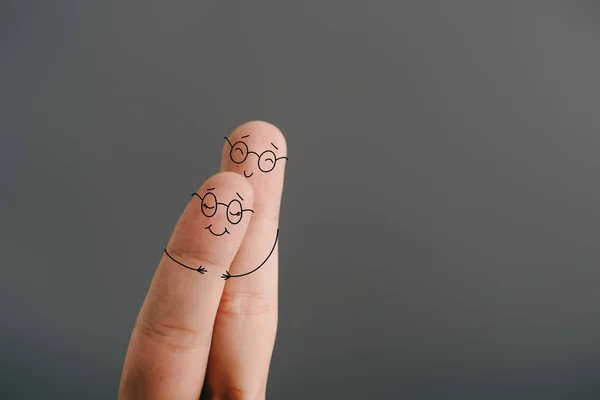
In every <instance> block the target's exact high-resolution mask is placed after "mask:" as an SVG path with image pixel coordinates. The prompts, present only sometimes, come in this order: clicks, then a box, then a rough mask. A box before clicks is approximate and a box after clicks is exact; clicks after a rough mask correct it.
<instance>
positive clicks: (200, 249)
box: [120, 172, 253, 399]
mask: <svg viewBox="0 0 600 400" xmlns="http://www.w3.org/2000/svg"><path fill="white" fill-rule="evenodd" d="M227 205H229V207H228V206H227ZM252 207H253V190H252V187H251V185H250V184H249V182H247V181H246V180H245V179H244V178H243V177H241V176H240V175H238V174H234V173H231V172H221V173H219V174H216V175H213V176H212V177H210V178H209V179H208V180H207V181H206V182H205V183H204V184H203V185H202V186H201V187H200V189H198V191H197V192H196V193H195V194H193V195H192V198H191V200H190V202H189V203H188V205H187V207H186V208H185V210H184V211H183V214H182V215H181V217H180V218H179V221H178V222H177V225H176V226H175V229H174V231H173V234H172V235H171V238H170V240H169V242H168V244H167V246H166V249H165V252H164V253H163V256H162V258H161V260H160V263H159V265H158V268H157V270H156V272H155V275H154V278H153V280H152V283H151V285H150V289H149V291H148V293H147V295H146V299H145V300H144V304H143V305H142V308H141V311H140V313H139V315H138V318H137V321H136V324H135V327H134V329H133V333H132V336H131V340H130V344H129V349H128V351H127V356H126V358H125V365H124V368H123V375H122V377H121V386H120V397H121V398H144V399H150V398H160V399H164V398H169V399H175V398H177V399H188V398H189V399H192V398H195V399H197V398H198V397H199V396H200V392H201V389H202V382H203V379H204V375H205V372H206V363H207V360H208V353H209V350H210V343H211V337H212V331H213V325H214V320H215V315H216V313H217V309H218V305H219V301H220V298H221V295H222V292H223V286H224V280H223V279H222V278H221V274H222V273H223V272H224V271H226V270H227V269H229V267H230V265H231V262H232V260H233V258H234V257H235V254H236V252H237V251H238V249H239V246H240V244H241V242H242V239H243V237H244V234H245V231H246V229H247V227H248V222H249V220H250V218H251V215H252Z"/></svg>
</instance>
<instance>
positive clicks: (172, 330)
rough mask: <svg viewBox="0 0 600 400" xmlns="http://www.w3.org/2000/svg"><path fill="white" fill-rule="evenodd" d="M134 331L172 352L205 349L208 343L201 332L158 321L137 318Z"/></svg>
mask: <svg viewBox="0 0 600 400" xmlns="http://www.w3.org/2000/svg"><path fill="white" fill-rule="evenodd" d="M135 329H136V330H137V331H138V332H139V333H140V334H141V335H142V336H144V337H145V338H147V339H149V340H151V341H153V342H155V343H157V344H160V345H165V346H168V347H171V348H173V349H174V350H180V351H186V350H193V349H198V348H205V347H207V346H209V343H210V342H209V341H208V340H207V339H206V338H205V337H204V335H203V334H202V333H201V332H198V331H196V330H194V329H190V328H188V327H185V326H183V325H177V324H173V323H169V322H167V321H163V320H159V319H144V318H138V320H137V321H136V323H135Z"/></svg>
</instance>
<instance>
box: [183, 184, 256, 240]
mask: <svg viewBox="0 0 600 400" xmlns="http://www.w3.org/2000/svg"><path fill="white" fill-rule="evenodd" d="M214 189H215V188H210V189H206V194H205V195H204V197H201V196H200V195H199V194H198V193H194V194H192V196H197V197H198V198H199V199H200V200H201V201H202V204H201V205H200V209H201V210H202V214H204V216H206V217H208V218H212V217H214V216H215V215H216V214H217V207H218V206H220V205H221V206H225V208H226V210H225V212H226V215H227V221H229V223H230V224H231V225H237V224H239V223H240V222H241V221H242V217H243V216H244V213H245V212H248V211H249V212H254V210H251V209H244V208H243V207H242V203H241V201H244V199H243V198H242V196H240V194H239V193H237V192H236V194H237V195H238V197H239V198H240V200H241V201H240V200H238V199H232V200H231V201H230V202H229V204H225V203H219V202H218V200H217V196H216V195H215V194H214V193H213V192H212V190H214ZM204 229H207V230H208V231H209V232H210V233H211V234H212V235H214V236H223V235H225V234H227V235H229V234H230V232H229V230H228V229H227V225H225V226H224V227H222V228H221V227H214V226H213V224H212V223H211V224H209V225H208V226H207V227H206V228H204Z"/></svg>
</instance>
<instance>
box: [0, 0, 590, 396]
mask: <svg viewBox="0 0 600 400" xmlns="http://www.w3.org/2000/svg"><path fill="white" fill-rule="evenodd" d="M0 18H1V19H0V46H1V53H0V54H1V57H2V58H1V62H0V110H1V119H0V132H1V142H0V162H1V164H0V179H1V188H2V189H1V196H0V205H1V207H0V232H1V239H2V240H1V247H0V250H1V254H2V258H1V259H2V268H1V271H2V272H1V275H0V296H1V298H0V300H1V301H0V321H1V322H0V324H1V339H2V341H1V344H0V354H1V356H0V397H1V398H7V399H9V398H34V397H36V396H44V398H57V399H62V398H86V399H107V398H114V397H116V392H117V387H118V382H119V377H120V372H121V366H122V362H123V358H124V355H125V351H126V348H127V343H128V339H129V334H130V331H131V328H132V325H133V322H134V319H135V316H136V314H137V312H138V310H139V307H140V305H141V302H142V300H143V298H144V295H145V291H146V289H147V287H148V284H149V282H150V280H151V277H152V273H153V271H154V268H155V266H156V263H157V261H158V259H159V257H160V255H161V251H162V249H163V247H164V244H165V243H166V241H167V239H168V237H169V235H170V231H171V229H172V227H173V225H174V223H175V222H176V220H177V218H178V216H179V213H180V212H181V210H182V209H183V207H184V205H185V204H186V202H187V201H188V194H189V192H190V191H193V190H194V189H195V188H197V187H198V186H199V184H200V183H201V182H202V181H203V180H204V179H205V178H206V177H208V176H209V175H211V174H212V173H214V172H216V171H217V168H218V166H219V155H220V148H221V145H222V137H223V136H224V135H226V134H227V133H229V132H230V131H231V130H232V129H233V128H235V127H236V126H237V125H238V124H241V123H243V122H245V121H247V120H252V119H263V120H268V121H271V122H273V123H274V124H276V125H278V126H279V127H280V128H281V129H282V130H283V131H284V133H285V134H286V136H287V140H288V146H289V156H290V161H289V164H288V167H287V175H286V187H285V192H284V198H283V205H282V218H281V225H280V227H281V232H282V234H281V245H280V260H281V266H280V268H281V272H280V291H281V299H280V303H281V304H280V307H281V309H280V325H279V331H278V339H277V344H276V348H275V352H274V358H273V363H272V369H271V374H270V382H269V389H268V397H269V398H272V399H364V398H378V399H379V398H381V399H399V398H406V399H588V398H599V397H600V381H599V380H600V379H599V378H598V376H599V374H600V332H599V329H600V312H599V310H600V306H599V304H600V292H599V291H598V283H599V280H600V273H599V271H598V266H599V263H600V246H598V237H599V233H600V212H599V210H598V204H599V201H600V190H599V189H598V179H597V177H598V173H597V172H598V168H599V166H600V158H599V157H598V154H599V146H600V135H599V129H600V113H599V112H598V105H599V104H600V83H599V82H600V80H599V78H598V71H600V51H599V49H600V47H599V46H600V7H599V6H598V5H597V3H596V2H593V1H570V2H566V1H563V2H557V1H541V0H540V1H503V2H491V1H475V0H473V1H453V2H444V1H437V2H423V1H407V2H400V1H383V0H381V1H368V2H367V1H342V0H336V1H333V0H328V1H324V0H311V1H303V2H281V1H245V2H242V1H239V2H224V1H220V2H216V1H215V2H210V1H209V2H207V1H179V2H162V1H144V2H142V1H139V2H122V1H118V0H105V1H75V0H71V1H52V2H49V1H24V0H22V1H18V2H17V1H2V2H0Z"/></svg>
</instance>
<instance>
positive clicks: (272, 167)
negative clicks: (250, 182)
mask: <svg viewBox="0 0 600 400" xmlns="http://www.w3.org/2000/svg"><path fill="white" fill-rule="evenodd" d="M245 137H248V136H242V138H245ZM224 139H225V140H227V143H229V146H231V150H229V158H230V159H231V161H233V162H234V163H236V164H238V165H239V164H242V163H244V162H245V161H246V160H247V159H248V154H254V155H256V157H258V169H259V170H260V171H261V172H264V173H267V172H271V171H273V170H274V169H275V166H276V163H277V160H281V159H285V160H287V159H288V158H287V157H285V156H284V157H277V155H276V154H275V153H274V152H272V151H271V150H265V151H263V152H262V153H261V154H258V153H257V152H255V151H252V150H250V149H248V145H247V144H246V142H244V141H241V140H238V141H237V142H235V143H233V144H232V143H231V142H230V141H229V139H228V138H227V137H224ZM238 145H240V146H241V145H244V147H246V153H245V154H244V151H243V150H242V149H240V148H239V147H237V146H238ZM271 145H272V146H273V147H275V149H277V150H279V147H277V146H275V144H274V143H273V142H271ZM234 150H239V151H240V153H242V157H243V158H242V159H241V160H236V158H234V156H233V151H234ZM269 153H270V154H272V155H273V158H274V160H273V159H272V158H268V155H269ZM263 158H264V161H271V162H272V164H273V165H272V166H271V168H268V169H263V167H262V165H261V164H262V163H261V160H263ZM252 175H254V172H251V173H250V175H247V174H246V170H244V176H245V177H246V178H250V177H251V176H252Z"/></svg>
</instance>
